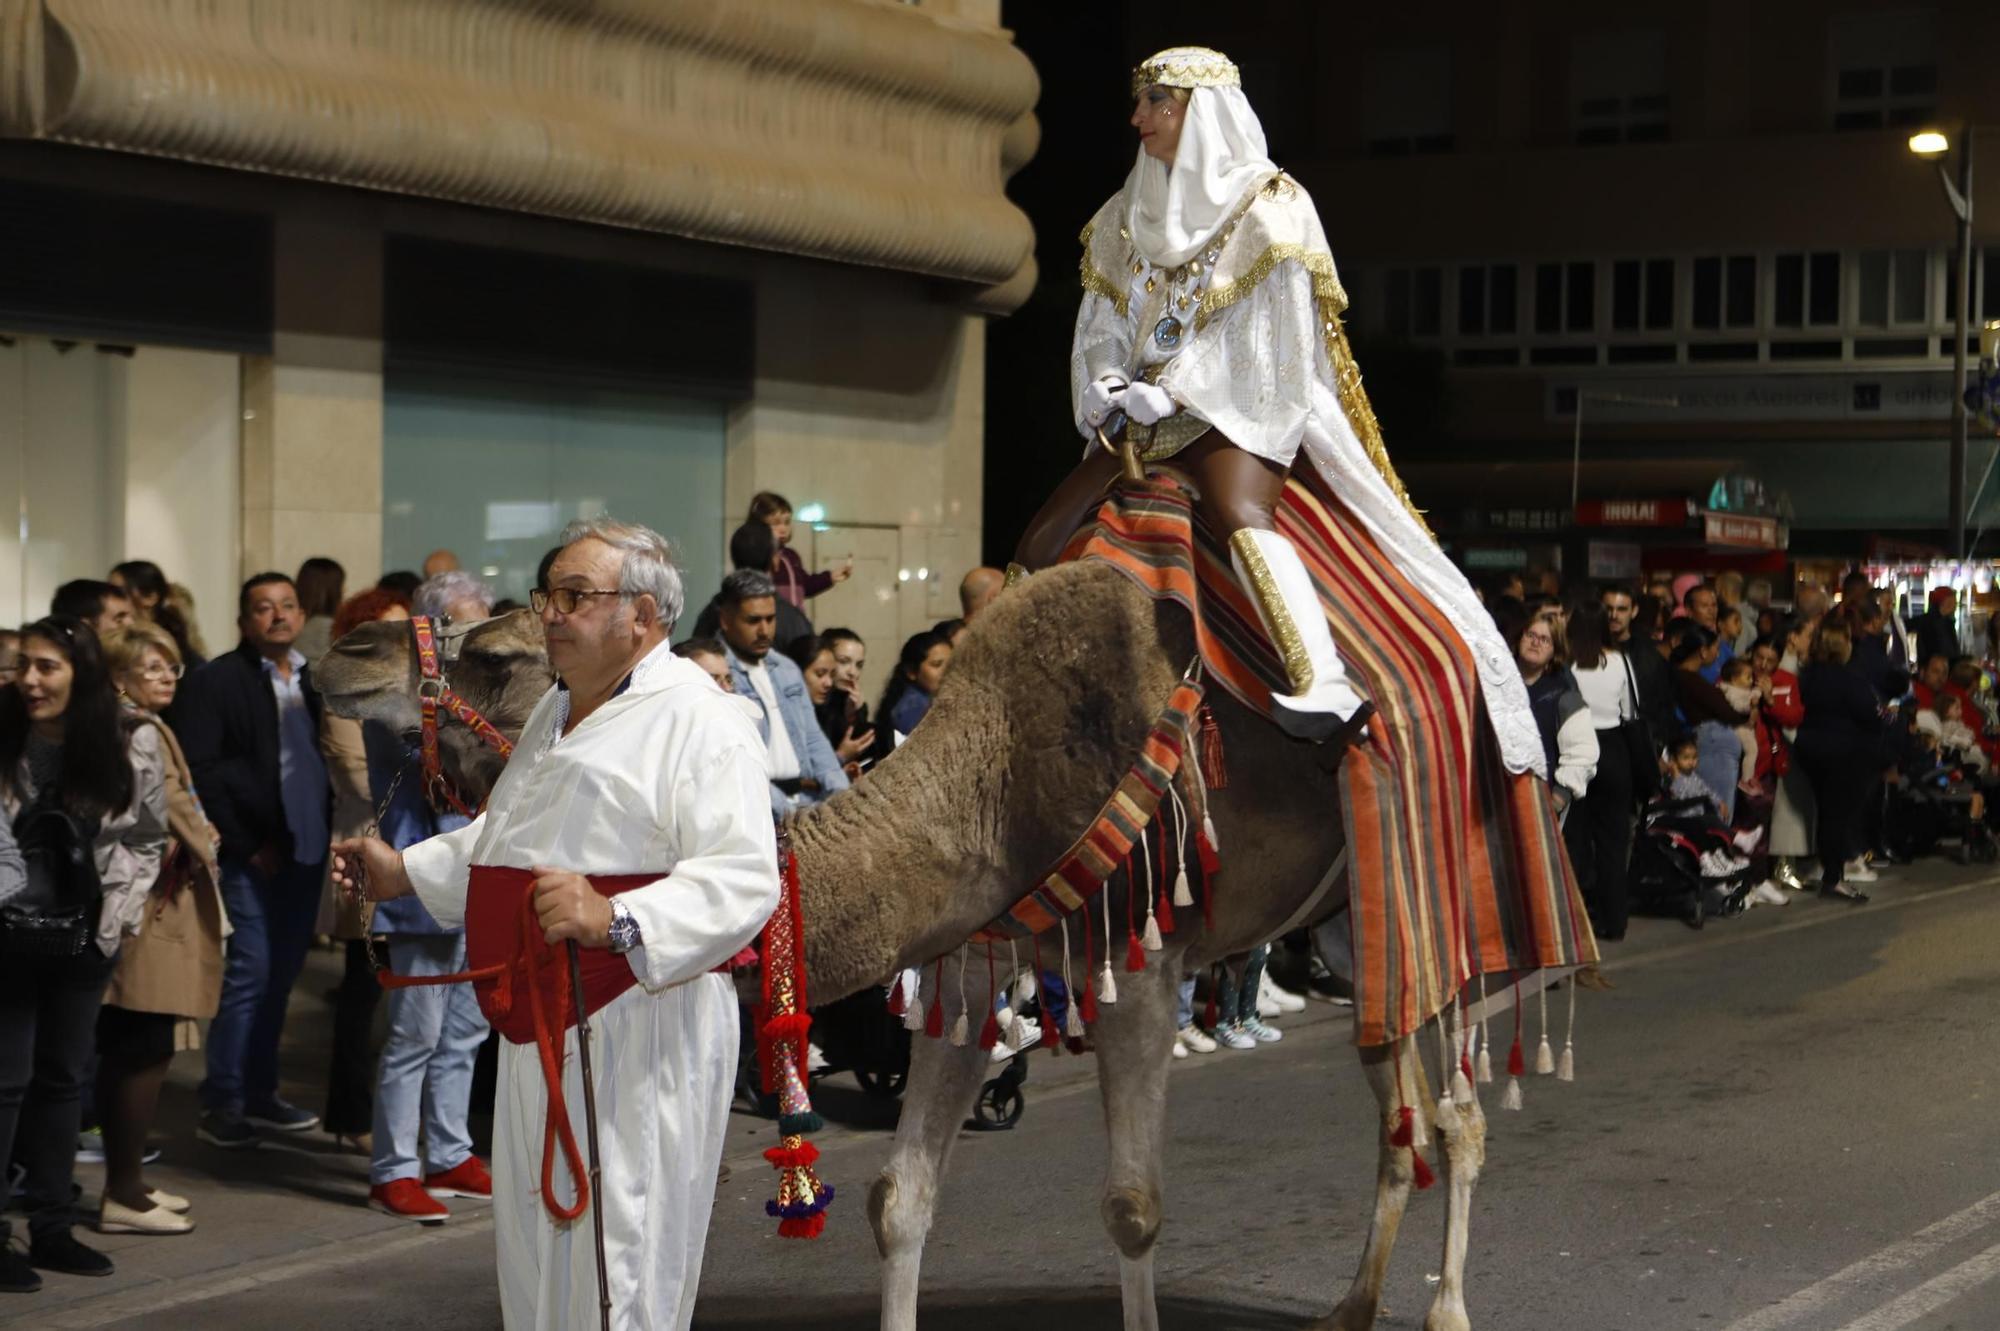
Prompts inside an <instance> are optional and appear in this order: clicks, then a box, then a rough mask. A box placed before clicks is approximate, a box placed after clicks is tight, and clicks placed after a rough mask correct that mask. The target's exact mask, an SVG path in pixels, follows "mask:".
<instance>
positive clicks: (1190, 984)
mask: <svg viewBox="0 0 2000 1331" xmlns="http://www.w3.org/2000/svg"><path fill="white" fill-rule="evenodd" d="M1175 992H1176V1000H1175V1003H1174V1029H1175V1030H1177V1031H1184V1030H1186V1029H1187V1028H1188V1027H1189V1026H1192V1025H1193V1024H1194V976H1192V975H1190V976H1188V977H1187V978H1186V979H1185V980H1182V981H1181V982H1180V984H1179V986H1178V987H1177V989H1176V991H1175Z"/></svg>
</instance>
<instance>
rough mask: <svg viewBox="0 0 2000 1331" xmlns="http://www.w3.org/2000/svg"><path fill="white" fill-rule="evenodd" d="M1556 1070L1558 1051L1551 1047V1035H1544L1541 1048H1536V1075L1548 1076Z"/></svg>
mask: <svg viewBox="0 0 2000 1331" xmlns="http://www.w3.org/2000/svg"><path fill="white" fill-rule="evenodd" d="M1555 1070H1556V1051H1555V1050H1553V1049H1551V1048H1549V1037H1548V1036H1547V1034H1544V1035H1543V1036H1542V1044H1541V1048H1539V1049H1537V1050H1535V1075H1536V1076H1538V1077H1546V1076H1548V1075H1549V1074H1550V1073H1551V1072H1554V1071H1555Z"/></svg>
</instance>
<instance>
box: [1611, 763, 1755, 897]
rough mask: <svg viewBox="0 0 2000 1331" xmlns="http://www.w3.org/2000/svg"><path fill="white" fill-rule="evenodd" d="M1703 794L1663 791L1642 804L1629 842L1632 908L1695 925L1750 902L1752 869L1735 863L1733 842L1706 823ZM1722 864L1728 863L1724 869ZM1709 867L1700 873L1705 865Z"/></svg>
mask: <svg viewBox="0 0 2000 1331" xmlns="http://www.w3.org/2000/svg"><path fill="white" fill-rule="evenodd" d="M1709 807H1710V806H1709V803H1708V800H1707V798H1706V797H1696V798H1690V799H1679V800H1677V799H1673V798H1670V797H1668V796H1665V795H1662V796H1660V797H1659V798H1656V799H1655V800H1654V801H1653V802H1652V803H1651V804H1649V805H1647V806H1646V810H1645V813H1644V814H1643V815H1642V817H1641V819H1640V827H1639V836H1638V839H1637V840H1636V841H1634V843H1633V845H1632V873H1631V883H1632V909H1633V910H1634V912H1635V913H1637V914H1641V915H1659V916H1665V917H1667V918H1669V919H1676V920H1679V921H1681V923H1683V924H1685V925H1687V926H1688V927H1689V928H1690V929H1699V928H1701V927H1702V926H1703V925H1704V924H1706V923H1707V922H1708V920H1709V919H1710V918H1712V917H1716V916H1725V917H1726V916H1730V915H1740V914H1742V913H1743V911H1744V910H1746V909H1747V908H1748V906H1749V894H1750V889H1751V888H1752V887H1753V886H1755V884H1756V882H1757V881H1758V879H1757V874H1756V872H1755V869H1754V867H1753V866H1752V865H1750V864H1748V863H1745V864H1741V865H1736V864H1735V862H1736V861H1738V860H1740V859H1742V858H1743V857H1742V856H1740V855H1738V854H1737V847H1736V844H1735V842H1733V841H1732V840H1731V839H1730V835H1729V833H1728V832H1726V831H1724V830H1723V829H1721V828H1718V827H1713V826H1711V825H1710V824H1709V819H1708V816H1707V815H1708V809H1709ZM1725 864H1727V865H1732V866H1735V867H1730V868H1728V869H1727V870H1726V872H1725V871H1723V869H1724V866H1725ZM1705 865H1706V867H1707V868H1708V869H1709V872H1707V873H1704V871H1703V870H1704V866H1705Z"/></svg>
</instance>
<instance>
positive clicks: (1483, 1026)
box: [1478, 975, 1493, 1086]
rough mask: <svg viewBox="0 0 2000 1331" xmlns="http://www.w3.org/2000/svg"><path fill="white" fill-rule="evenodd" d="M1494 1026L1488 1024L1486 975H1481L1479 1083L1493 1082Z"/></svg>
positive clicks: (1482, 1084) (1485, 1084)
mask: <svg viewBox="0 0 2000 1331" xmlns="http://www.w3.org/2000/svg"><path fill="white" fill-rule="evenodd" d="M1492 1049H1493V1028H1492V1027H1491V1026H1489V1025H1487V1012H1486V977H1485V976H1484V975H1482V976H1480V977H1479V1071H1478V1076H1479V1084H1480V1085H1481V1086H1488V1085H1491V1084H1492V1082H1493V1053H1492Z"/></svg>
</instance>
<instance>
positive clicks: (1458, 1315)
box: [1424, 1307, 1472, 1331]
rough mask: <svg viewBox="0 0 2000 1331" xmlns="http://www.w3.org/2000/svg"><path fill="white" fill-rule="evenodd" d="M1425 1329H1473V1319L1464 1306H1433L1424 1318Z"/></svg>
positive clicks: (1469, 1330) (1467, 1330) (1426, 1330)
mask: <svg viewBox="0 0 2000 1331" xmlns="http://www.w3.org/2000/svg"><path fill="white" fill-rule="evenodd" d="M1424 1331H1472V1319H1471V1318H1470V1317H1467V1316H1466V1315H1465V1310H1464V1309H1462V1308H1437V1307H1433V1308H1432V1309H1431V1313H1430V1316H1428V1317H1426V1318H1424Z"/></svg>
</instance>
